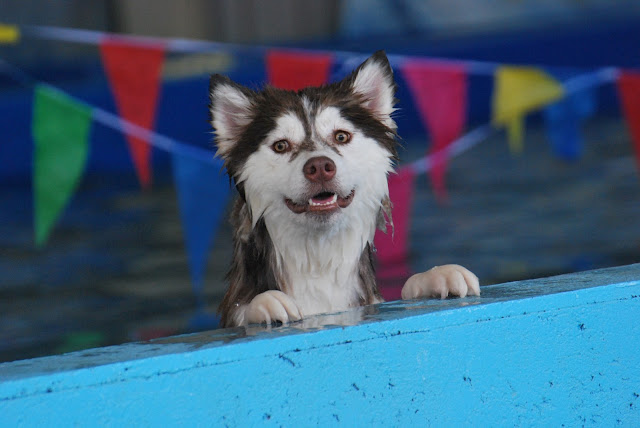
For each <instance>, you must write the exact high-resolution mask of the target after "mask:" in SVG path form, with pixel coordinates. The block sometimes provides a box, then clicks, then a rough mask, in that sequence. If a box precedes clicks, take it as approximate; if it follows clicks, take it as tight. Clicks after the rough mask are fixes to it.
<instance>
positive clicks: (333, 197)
mask: <svg viewBox="0 0 640 428" xmlns="http://www.w3.org/2000/svg"><path fill="white" fill-rule="evenodd" d="M337 201H338V195H337V194H336V193H334V194H333V196H332V197H331V199H328V200H327V201H325V202H315V201H314V200H313V198H311V199H309V205H311V206H314V207H321V206H325V205H333V204H335V203H336V202H337Z"/></svg>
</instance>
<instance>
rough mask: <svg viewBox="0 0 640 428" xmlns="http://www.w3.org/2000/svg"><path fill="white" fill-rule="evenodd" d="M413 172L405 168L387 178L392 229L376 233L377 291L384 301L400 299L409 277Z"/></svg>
mask: <svg viewBox="0 0 640 428" xmlns="http://www.w3.org/2000/svg"><path fill="white" fill-rule="evenodd" d="M414 178H415V172H414V171H413V170H412V169H411V168H404V169H401V170H399V171H398V174H396V175H391V176H390V177H389V197H390V198H391V203H392V204H393V223H394V228H393V230H392V229H391V227H388V228H387V233H386V234H385V233H383V232H381V231H377V232H376V236H375V246H376V249H377V257H378V272H377V276H378V280H379V284H380V292H381V293H382V296H383V297H384V298H385V299H387V300H396V299H399V298H400V291H401V290H402V285H403V284H404V281H405V280H406V279H407V278H408V277H409V276H410V274H411V269H410V268H409V226H410V219H411V206H412V202H413V188H414V186H413V183H414Z"/></svg>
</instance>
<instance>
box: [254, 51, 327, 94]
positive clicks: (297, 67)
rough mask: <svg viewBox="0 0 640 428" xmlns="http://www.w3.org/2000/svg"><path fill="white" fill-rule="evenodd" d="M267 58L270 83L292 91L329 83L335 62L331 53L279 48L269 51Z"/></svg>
mask: <svg viewBox="0 0 640 428" xmlns="http://www.w3.org/2000/svg"><path fill="white" fill-rule="evenodd" d="M265 60H266V65H267V79H268V80H269V83H270V84H272V85H273V86H275V87H276V88H280V89H289V90H292V91H297V90H299V89H302V88H305V87H307V86H320V85H323V84H325V83H327V82H328V81H329V73H330V72H331V65H332V64H333V57H332V56H331V55H329V54H317V53H307V52H290V51H277V50H271V51H269V52H267V56H266V59H265Z"/></svg>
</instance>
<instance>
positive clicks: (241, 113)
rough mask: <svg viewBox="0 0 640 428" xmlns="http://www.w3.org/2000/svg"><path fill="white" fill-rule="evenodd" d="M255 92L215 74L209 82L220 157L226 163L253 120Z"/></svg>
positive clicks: (212, 115)
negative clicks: (226, 159) (252, 110)
mask: <svg viewBox="0 0 640 428" xmlns="http://www.w3.org/2000/svg"><path fill="white" fill-rule="evenodd" d="M253 96H254V93H253V91H251V90H250V89H249V88H245V87H244V86H241V85H238V84H237V83H235V82H233V81H231V79H229V78H228V77H226V76H222V75H220V74H214V75H213V76H211V79H210V80H209V97H210V103H209V112H210V114H211V125H212V126H213V129H214V130H215V132H216V146H217V147H218V151H217V153H216V155H218V156H220V157H222V158H223V159H225V158H226V157H227V156H228V154H229V152H230V151H231V149H232V148H233V146H234V144H235V143H236V142H237V141H238V140H239V138H240V136H241V135H242V133H243V132H244V129H245V128H246V126H247V125H249V123H251V120H252V112H251V106H252V102H251V100H252V98H253Z"/></svg>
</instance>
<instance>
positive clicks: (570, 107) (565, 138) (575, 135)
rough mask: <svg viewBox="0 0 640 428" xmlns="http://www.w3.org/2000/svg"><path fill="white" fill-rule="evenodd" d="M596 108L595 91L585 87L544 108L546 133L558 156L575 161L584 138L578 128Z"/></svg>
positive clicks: (579, 153) (582, 147)
mask: <svg viewBox="0 0 640 428" xmlns="http://www.w3.org/2000/svg"><path fill="white" fill-rule="evenodd" d="M595 109H596V95H595V91H593V90H591V89H585V90H582V91H580V92H576V93H574V94H571V95H569V96H567V97H566V98H564V99H562V100H561V101H558V102H556V103H554V104H551V105H550V106H548V107H547V108H546V109H545V110H544V118H545V122H546V125H547V135H548V137H549V141H550V143H551V146H552V148H553V150H554V152H555V153H556V155H557V156H558V157H560V158H561V159H563V160H565V161H575V160H577V159H579V158H580V157H581V156H582V152H583V151H584V138H583V136H582V132H581V129H580V125H581V124H582V121H583V120H584V119H586V118H587V117H589V116H591V115H593V114H594V113H595Z"/></svg>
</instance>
